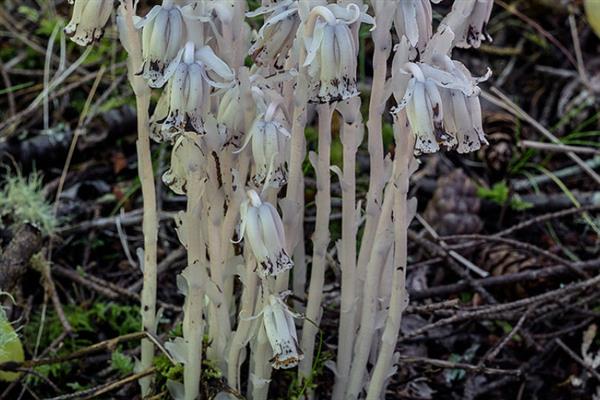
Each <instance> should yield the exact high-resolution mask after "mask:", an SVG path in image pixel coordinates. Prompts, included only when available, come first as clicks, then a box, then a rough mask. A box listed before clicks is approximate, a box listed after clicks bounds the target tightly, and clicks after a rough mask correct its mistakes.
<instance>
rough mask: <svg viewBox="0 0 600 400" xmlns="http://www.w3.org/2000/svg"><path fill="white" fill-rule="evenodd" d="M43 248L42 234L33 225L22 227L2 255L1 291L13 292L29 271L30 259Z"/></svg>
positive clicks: (0, 263) (0, 262) (0, 271)
mask: <svg viewBox="0 0 600 400" xmlns="http://www.w3.org/2000/svg"><path fill="white" fill-rule="evenodd" d="M41 247H42V232H41V231H40V230H39V229H38V228H36V227H35V226H33V225H31V224H24V225H22V226H20V227H19V228H18V229H17V230H16V232H15V234H14V235H13V238H12V240H11V241H10V242H9V243H8V245H7V246H6V248H5V249H4V252H3V253H2V255H0V290H2V291H4V292H9V293H10V292H12V291H13V289H14V288H15V287H16V286H17V284H18V283H19V281H20V280H21V276H23V274H24V273H25V271H26V270H27V265H28V264H29V259H30V258H31V256H32V255H34V254H35V253H36V252H38V251H39V250H40V248H41Z"/></svg>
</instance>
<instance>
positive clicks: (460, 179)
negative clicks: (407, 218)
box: [424, 169, 483, 236]
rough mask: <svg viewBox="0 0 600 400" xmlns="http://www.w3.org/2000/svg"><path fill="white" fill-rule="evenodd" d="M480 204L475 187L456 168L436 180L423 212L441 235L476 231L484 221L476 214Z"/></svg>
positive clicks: (460, 170)
mask: <svg viewBox="0 0 600 400" xmlns="http://www.w3.org/2000/svg"><path fill="white" fill-rule="evenodd" d="M480 204H481V201H480V199H479V198H478V197H477V187H476V186H475V184H474V183H473V181H471V179H470V178H469V177H468V176H466V175H465V173H464V172H463V171H462V169H457V170H455V171H453V172H451V173H450V174H448V175H446V176H444V177H441V178H440V179H439V180H438V183H437V188H436V189H435V192H434V193H433V198H432V199H431V200H430V201H429V203H428V204H427V208H426V210H425V215H424V216H425V219H426V220H427V222H429V223H430V224H431V225H432V226H433V228H434V229H435V230H436V231H437V232H438V234H440V235H442V236H447V235H456V234H468V233H477V232H479V231H480V230H481V228H482V225H483V224H482V222H481V219H480V218H479V215H478V213H479V208H480Z"/></svg>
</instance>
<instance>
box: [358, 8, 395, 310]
mask: <svg viewBox="0 0 600 400" xmlns="http://www.w3.org/2000/svg"><path fill="white" fill-rule="evenodd" d="M384 9H385V8H384ZM382 14H383V15H382ZM387 14H389V13H378V14H376V15H375V19H376V28H375V30H374V31H373V42H374V45H375V48H374V50H373V83H372V86H371V96H370V99H369V119H368V121H367V129H368V132H369V138H368V149H369V161H370V162H369V166H370V171H369V190H368V192H367V204H366V221H365V230H364V234H363V236H362V242H361V247H360V252H359V257H358V277H357V278H358V283H359V288H358V291H359V293H358V297H359V299H360V292H361V291H362V287H361V286H360V283H361V282H364V280H365V276H366V267H367V262H368V258H369V256H370V254H371V247H372V246H373V238H374V236H375V229H376V227H377V221H378V220H379V213H380V212H381V209H380V207H381V194H382V192H383V186H384V184H385V174H384V165H383V160H384V153H383V136H382V131H381V130H382V127H381V121H382V116H383V112H384V110H385V101H386V99H385V98H384V97H385V79H386V74H387V60H388V58H389V55H390V51H391V49H392V35H391V33H390V29H391V25H392V18H393V15H387Z"/></svg>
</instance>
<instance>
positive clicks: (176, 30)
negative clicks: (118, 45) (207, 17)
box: [136, 0, 203, 87]
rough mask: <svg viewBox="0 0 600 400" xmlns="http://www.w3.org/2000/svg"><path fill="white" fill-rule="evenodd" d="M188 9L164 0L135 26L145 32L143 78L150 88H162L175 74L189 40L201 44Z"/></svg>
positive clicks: (196, 27) (197, 26) (201, 40)
mask: <svg viewBox="0 0 600 400" xmlns="http://www.w3.org/2000/svg"><path fill="white" fill-rule="evenodd" d="M188 13H189V7H181V6H180V5H178V4H176V3H175V2H174V1H173V0H163V3H162V5H160V6H154V7H153V8H152V9H151V10H150V12H149V13H148V14H147V15H146V16H145V17H144V18H142V19H141V20H139V21H138V22H137V23H136V28H138V29H140V28H141V29H142V56H143V59H144V65H143V67H142V76H143V77H144V79H146V80H147V81H148V85H149V86H150V87H162V86H163V85H164V84H165V82H166V81H167V80H168V79H169V77H170V76H171V75H172V74H173V73H174V71H175V67H176V65H177V61H178V60H179V58H180V57H181V54H182V48H183V46H184V44H185V43H186V42H187V41H188V40H191V41H194V42H195V43H198V44H202V42H203V38H202V30H201V26H199V22H198V21H196V20H191V19H190V18H188V17H187V14H188Z"/></svg>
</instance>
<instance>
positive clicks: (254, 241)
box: [239, 190, 294, 278]
mask: <svg viewBox="0 0 600 400" xmlns="http://www.w3.org/2000/svg"><path fill="white" fill-rule="evenodd" d="M247 195H248V199H247V200H246V201H244V202H243V203H242V205H241V206H240V218H241V224H240V233H239V237H240V240H241V239H242V238H243V239H245V240H246V241H247V243H249V244H250V249H251V250H252V254H254V257H255V258H256V262H257V264H258V266H257V273H258V275H259V276H260V277H261V278H265V277H267V276H273V275H277V274H279V273H281V272H283V271H287V270H289V269H290V268H292V267H293V266H294V263H293V261H292V260H291V258H290V257H289V255H288V254H287V252H286V251H285V248H284V246H285V234H284V232H283V223H282V222H281V217H280V216H279V213H277V210H276V209H275V207H273V206H272V205H271V204H269V203H266V202H264V203H263V202H262V201H261V199H260V196H259V195H258V193H256V191H254V190H249V191H248V192H247Z"/></svg>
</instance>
